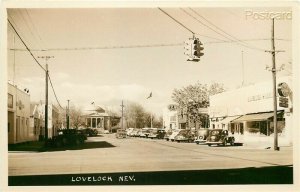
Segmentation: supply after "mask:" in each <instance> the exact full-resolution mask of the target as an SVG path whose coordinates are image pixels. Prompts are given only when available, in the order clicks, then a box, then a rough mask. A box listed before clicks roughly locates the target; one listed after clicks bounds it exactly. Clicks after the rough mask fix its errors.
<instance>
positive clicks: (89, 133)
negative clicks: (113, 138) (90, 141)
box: [82, 128, 98, 137]
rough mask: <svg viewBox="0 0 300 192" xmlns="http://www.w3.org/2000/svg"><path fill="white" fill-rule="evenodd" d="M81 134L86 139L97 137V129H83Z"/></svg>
mask: <svg viewBox="0 0 300 192" xmlns="http://www.w3.org/2000/svg"><path fill="white" fill-rule="evenodd" d="M82 132H83V133H85V134H86V135H87V136H88V137H92V136H97V135H98V131H97V129H92V128H86V129H83V130H82Z"/></svg>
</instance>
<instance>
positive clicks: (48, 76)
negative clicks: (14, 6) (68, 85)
mask: <svg viewBox="0 0 300 192" xmlns="http://www.w3.org/2000/svg"><path fill="white" fill-rule="evenodd" d="M7 21H8V22H9V24H10V25H11V27H12V28H13V30H14V31H15V33H16V34H17V36H18V37H19V39H20V40H21V42H22V43H23V45H24V46H25V47H26V50H27V51H28V52H29V53H30V55H31V56H32V57H33V59H34V60H35V62H36V63H37V64H38V65H39V66H40V67H41V68H42V69H43V70H44V72H46V69H45V68H44V67H43V66H42V65H41V64H40V63H39V62H38V60H37V59H36V58H35V56H34V55H33V54H32V52H31V50H30V49H29V48H28V46H27V45H26V43H25V42H24V41H23V39H22V37H21V36H20V35H19V33H18V31H17V30H16V29H15V27H14V26H13V24H12V23H11V22H10V21H9V19H7ZM47 78H49V80H50V84H51V88H52V91H53V93H54V96H55V99H56V101H57V103H58V104H59V106H60V107H61V108H62V109H63V107H62V106H61V105H60V102H59V101H58V98H57V95H56V92H55V90H54V87H53V84H52V81H51V78H50V75H49V74H48V75H47Z"/></svg>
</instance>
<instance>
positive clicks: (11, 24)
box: [7, 19, 46, 71]
mask: <svg viewBox="0 0 300 192" xmlns="http://www.w3.org/2000/svg"><path fill="white" fill-rule="evenodd" d="M7 21H8V23H9V24H10V25H11V27H12V28H13V30H14V31H15V33H16V34H17V36H18V37H19V39H20V40H21V42H22V43H23V45H24V46H25V47H26V50H27V51H28V52H29V53H30V55H31V56H32V58H33V59H34V60H35V62H36V63H37V64H38V65H39V66H40V67H41V68H42V69H43V70H44V71H46V69H45V68H44V67H43V66H42V65H41V64H40V62H39V61H38V60H37V59H36V58H35V56H34V55H33V54H32V52H31V50H30V49H29V48H28V46H27V45H26V43H25V42H24V41H23V39H22V37H21V36H20V35H19V33H18V31H17V30H16V29H15V27H14V26H13V24H12V23H11V22H10V21H9V19H7Z"/></svg>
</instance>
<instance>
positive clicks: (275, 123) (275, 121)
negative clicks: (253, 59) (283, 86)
mask: <svg viewBox="0 0 300 192" xmlns="http://www.w3.org/2000/svg"><path fill="white" fill-rule="evenodd" d="M271 35H272V39H271V43H272V50H271V51H266V52H269V53H271V54H272V63H273V64H272V69H271V71H272V77H273V107H274V114H273V116H274V120H273V124H274V151H279V147H278V132H277V94H276V93H277V89H276V71H277V70H276V62H275V61H276V58H275V56H276V52H282V51H276V50H275V37H274V18H273V19H272V30H271Z"/></svg>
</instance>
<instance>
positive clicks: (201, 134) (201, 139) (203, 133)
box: [195, 128, 208, 144]
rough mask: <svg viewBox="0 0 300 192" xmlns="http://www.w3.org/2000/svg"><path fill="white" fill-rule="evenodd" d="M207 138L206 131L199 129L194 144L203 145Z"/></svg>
mask: <svg viewBox="0 0 300 192" xmlns="http://www.w3.org/2000/svg"><path fill="white" fill-rule="evenodd" d="M207 136H208V129H203V128H202V129H199V130H198V133H197V137H196V139H195V143H196V144H200V143H205V142H206V139H207Z"/></svg>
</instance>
